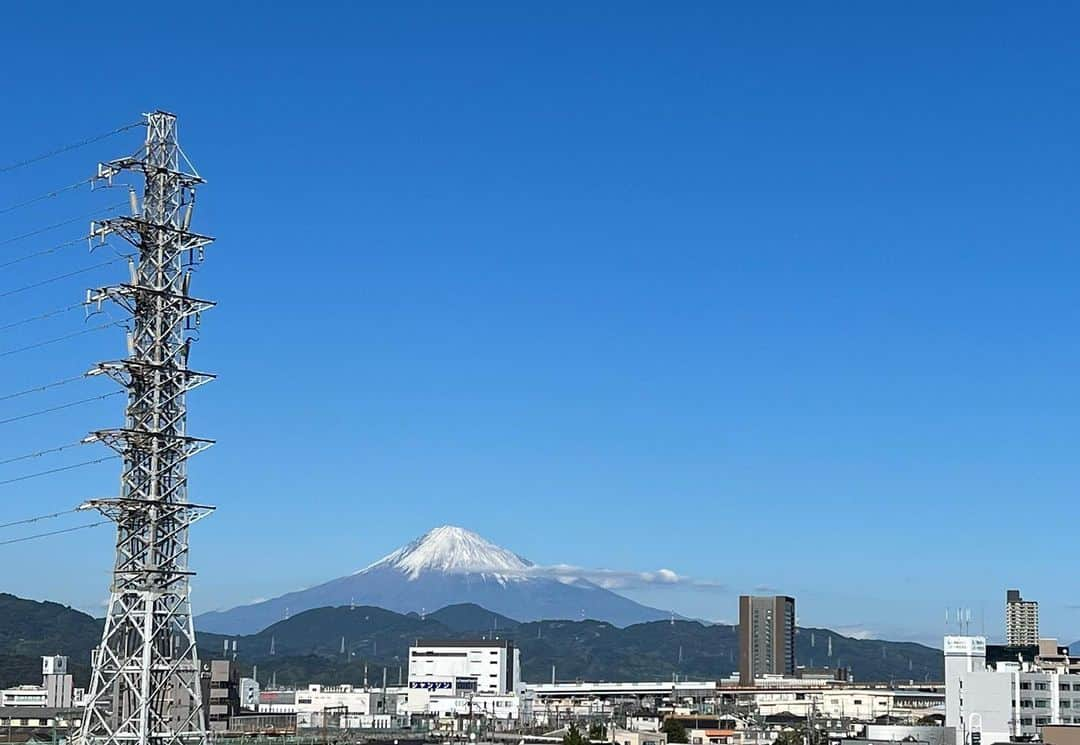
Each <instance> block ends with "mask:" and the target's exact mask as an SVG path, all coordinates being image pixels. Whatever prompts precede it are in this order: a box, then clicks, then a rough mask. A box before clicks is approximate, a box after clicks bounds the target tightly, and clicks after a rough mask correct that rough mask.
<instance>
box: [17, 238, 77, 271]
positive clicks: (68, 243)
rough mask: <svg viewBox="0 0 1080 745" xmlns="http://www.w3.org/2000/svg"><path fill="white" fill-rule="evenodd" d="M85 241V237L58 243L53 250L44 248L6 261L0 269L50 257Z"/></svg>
mask: <svg viewBox="0 0 1080 745" xmlns="http://www.w3.org/2000/svg"><path fill="white" fill-rule="evenodd" d="M85 240H86V237H85V236H84V237H82V238H75V239H74V240H70V241H64V242H63V243H58V244H56V245H55V246H52V247H51V248H44V249H42V250H40V251H34V252H33V253H29V254H26V255H24V256H19V257H18V258H15V259H11V260H10V261H5V262H4V263H3V264H0V269H3V268H5V267H9V266H13V265H14V264H21V263H22V262H24V261H29V260H30V259H36V258H37V257H38V256H48V255H49V254H53V253H56V252H57V251H59V250H60V249H62V248H67V247H68V246H74V245H75V244H77V243H82V242H83V241H85Z"/></svg>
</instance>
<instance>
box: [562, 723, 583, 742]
mask: <svg viewBox="0 0 1080 745" xmlns="http://www.w3.org/2000/svg"><path fill="white" fill-rule="evenodd" d="M562 742H563V745H589V741H588V740H587V739H586V738H584V737H582V736H581V730H579V729H578V728H577V725H576V724H575V723H573V722H570V726H569V727H568V728H567V730H566V734H565V735H563V736H562Z"/></svg>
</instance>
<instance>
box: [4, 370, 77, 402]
mask: <svg viewBox="0 0 1080 745" xmlns="http://www.w3.org/2000/svg"><path fill="white" fill-rule="evenodd" d="M87 377H89V374H88V373H83V374H82V375H73V376H71V377H70V378H61V379H60V380H56V381H53V382H52V383H45V384H43V385H36V386H34V387H33V388H25V389H23V390H21V391H16V392H15V393H8V394H6V395H4V396H0V401H9V400H11V399H13V398H19V397H21V396H29V395H30V394H31V393H41V392H42V391H47V390H49V389H51V388H59V387H60V386H62V385H67V384H68V383H74V382H75V381H77V380H83V379H85V378H87Z"/></svg>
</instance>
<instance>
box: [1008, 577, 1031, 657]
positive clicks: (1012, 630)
mask: <svg viewBox="0 0 1080 745" xmlns="http://www.w3.org/2000/svg"><path fill="white" fill-rule="evenodd" d="M1005 643H1006V644H1007V645H1009V646H1012V647H1023V646H1032V645H1035V644H1038V643H1039V604H1038V603H1037V602H1035V601H1034V600H1024V599H1023V598H1021V597H1020V591H1019V590H1007V591H1006V592H1005Z"/></svg>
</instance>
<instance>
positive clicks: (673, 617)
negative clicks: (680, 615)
mask: <svg viewBox="0 0 1080 745" xmlns="http://www.w3.org/2000/svg"><path fill="white" fill-rule="evenodd" d="M671 625H672V626H674V625H675V611H671Z"/></svg>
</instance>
